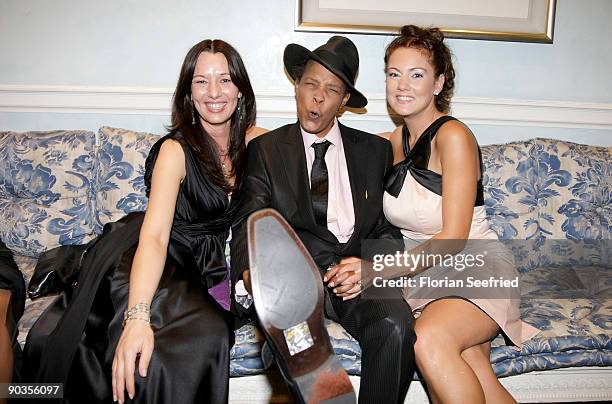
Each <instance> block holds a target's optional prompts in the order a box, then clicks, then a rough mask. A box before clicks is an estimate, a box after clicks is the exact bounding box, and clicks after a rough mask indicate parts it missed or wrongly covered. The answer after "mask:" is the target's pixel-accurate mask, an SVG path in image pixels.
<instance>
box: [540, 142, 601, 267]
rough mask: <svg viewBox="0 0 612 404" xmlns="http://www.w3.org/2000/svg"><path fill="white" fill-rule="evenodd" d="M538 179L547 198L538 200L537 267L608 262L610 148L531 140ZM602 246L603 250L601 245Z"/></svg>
mask: <svg viewBox="0 0 612 404" xmlns="http://www.w3.org/2000/svg"><path fill="white" fill-rule="evenodd" d="M536 145H537V149H538V161H539V165H540V178H541V179H540V181H541V183H542V184H548V191H549V193H550V195H551V196H552V197H551V198H549V199H546V200H543V201H541V203H540V209H539V212H540V225H541V226H540V227H541V231H542V237H543V238H545V239H546V240H548V241H547V243H546V244H545V245H544V246H543V249H542V259H541V260H540V265H541V266H551V265H555V266H564V265H572V266H573V265H601V264H602V263H606V262H607V263H610V262H612V260H610V249H608V248H605V247H604V246H605V245H606V244H605V243H600V242H597V241H600V240H611V239H612V164H611V163H610V161H612V153H611V148H607V147H595V146H585V145H580V144H576V143H570V142H563V141H559V140H550V139H536ZM602 247H604V248H602Z"/></svg>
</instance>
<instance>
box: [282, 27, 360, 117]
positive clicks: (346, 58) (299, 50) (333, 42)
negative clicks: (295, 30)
mask: <svg viewBox="0 0 612 404" xmlns="http://www.w3.org/2000/svg"><path fill="white" fill-rule="evenodd" d="M311 59H312V60H314V61H315V62H318V63H320V64H322V65H323V66H325V68H326V69H327V70H329V71H330V72H332V73H333V74H335V75H336V76H338V77H339V78H340V79H341V80H342V81H343V82H344V84H346V86H347V87H348V90H349V92H350V93H351V96H350V98H349V100H348V102H347V103H346V106H347V107H352V108H363V107H365V106H366V105H367V104H368V99H367V98H366V97H365V96H364V95H363V94H361V93H360V92H359V91H358V90H357V89H356V88H355V78H356V76H357V70H358V69H359V53H357V47H356V46H355V44H354V43H353V42H352V41H351V40H350V39H348V38H345V37H343V36H339V35H336V36H333V37H331V38H330V39H329V41H327V43H325V44H324V45H321V46H319V47H318V48H317V49H315V50H314V51H312V52H311V51H309V50H308V49H306V48H305V47H303V46H301V45H298V44H295V43H292V44H289V45H287V47H286V48H285V53H284V55H283V62H284V63H285V69H287V72H288V73H289V75H290V76H291V78H292V79H293V80H295V77H294V75H295V67H296V66H300V65H304V64H306V62H308V60H311Z"/></svg>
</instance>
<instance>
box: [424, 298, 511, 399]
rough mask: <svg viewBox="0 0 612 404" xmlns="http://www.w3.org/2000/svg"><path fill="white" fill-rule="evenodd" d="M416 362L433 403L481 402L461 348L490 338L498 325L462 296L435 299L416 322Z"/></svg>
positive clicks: (481, 393)
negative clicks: (458, 297)
mask: <svg viewBox="0 0 612 404" xmlns="http://www.w3.org/2000/svg"><path fill="white" fill-rule="evenodd" d="M415 331H416V335H417V341H416V344H415V346H414V349H415V353H416V363H417V366H418V367H419V370H420V371H421V375H422V376H423V378H424V379H425V383H426V384H427V388H428V389H429V392H430V394H431V396H432V397H431V398H432V400H433V401H434V403H444V404H447V403H469V404H478V403H482V404H484V403H485V402H486V401H485V392H484V390H483V387H482V386H481V384H480V380H479V379H478V376H477V375H476V373H475V372H474V370H473V369H472V368H471V367H470V365H469V364H468V363H467V362H466V361H465V359H464V358H463V357H462V353H463V351H465V350H466V349H468V348H471V347H473V346H475V345H480V344H482V343H484V342H486V341H490V340H491V339H492V338H493V337H494V336H495V335H497V333H498V332H499V326H498V325H497V324H496V323H495V321H493V320H492V319H491V318H490V317H489V316H487V315H486V314H485V313H484V312H483V311H481V310H480V309H479V308H478V307H476V306H475V305H473V304H472V303H470V302H468V301H465V300H463V299H441V300H436V301H434V302H432V303H430V304H429V305H427V306H426V307H425V309H424V310H423V312H422V313H421V315H420V317H419V318H418V319H417V321H416V325H415Z"/></svg>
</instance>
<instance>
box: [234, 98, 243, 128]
mask: <svg viewBox="0 0 612 404" xmlns="http://www.w3.org/2000/svg"><path fill="white" fill-rule="evenodd" d="M243 104H244V99H243V98H242V97H240V98H239V99H238V108H236V110H237V111H236V113H237V114H238V123H242V121H243V120H244V113H243Z"/></svg>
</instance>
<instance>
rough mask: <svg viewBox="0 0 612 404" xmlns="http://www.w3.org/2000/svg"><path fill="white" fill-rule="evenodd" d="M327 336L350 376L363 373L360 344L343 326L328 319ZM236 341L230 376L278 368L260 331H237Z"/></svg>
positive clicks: (326, 324)
mask: <svg viewBox="0 0 612 404" xmlns="http://www.w3.org/2000/svg"><path fill="white" fill-rule="evenodd" d="M325 326H326V328H327V333H328V334H329V338H330V340H331V344H332V347H333V348H334V352H335V353H336V355H337V356H338V359H339V360H340V363H341V364H342V366H343V367H344V369H345V370H346V371H347V373H348V374H350V375H359V374H360V373H361V348H360V347H359V343H358V342H357V341H356V340H355V339H354V338H353V337H351V335H350V334H349V333H348V332H346V331H345V330H344V328H342V326H341V325H339V324H338V323H335V322H333V321H330V320H328V319H326V320H325ZM235 335H236V341H235V343H234V346H233V347H232V350H231V352H230V359H231V361H230V376H232V377H234V376H247V375H255V374H260V373H262V372H264V371H266V370H268V369H270V368H272V367H274V366H275V363H274V357H273V356H272V353H271V351H270V349H269V347H267V343H266V342H265V338H264V336H263V334H262V333H261V331H260V330H259V329H258V328H257V327H255V326H254V325H252V324H247V325H245V326H243V327H242V328H240V329H239V330H237V331H236V333H235Z"/></svg>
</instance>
